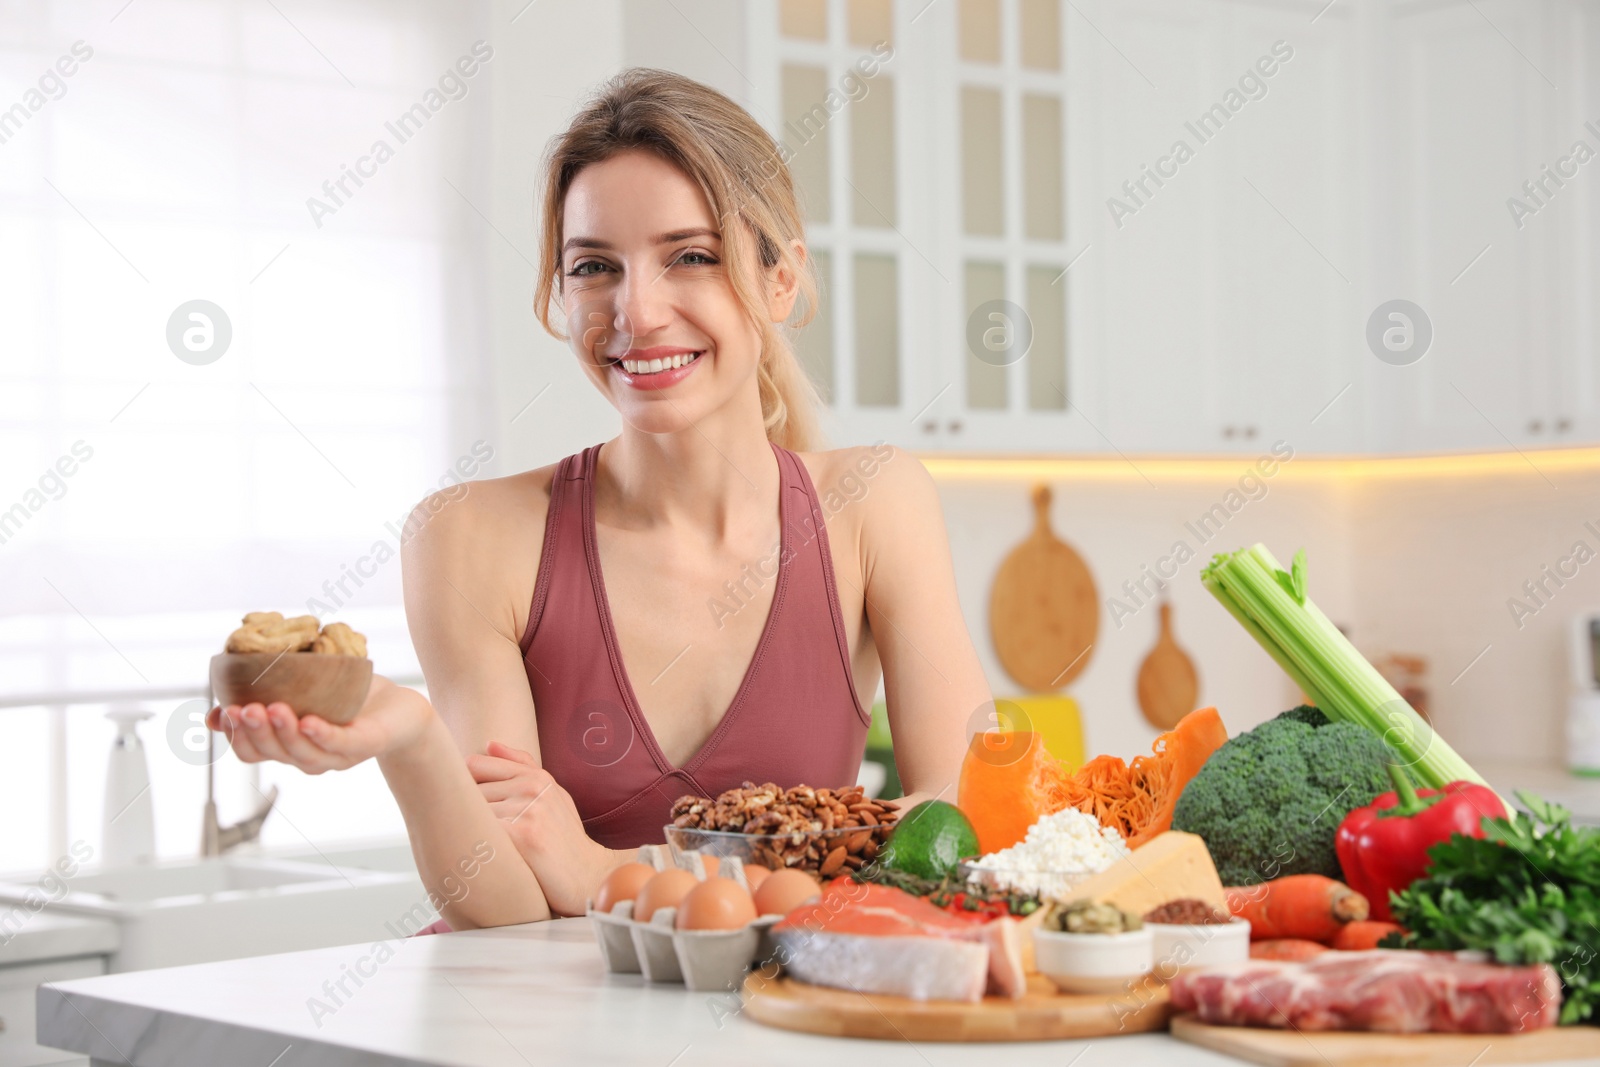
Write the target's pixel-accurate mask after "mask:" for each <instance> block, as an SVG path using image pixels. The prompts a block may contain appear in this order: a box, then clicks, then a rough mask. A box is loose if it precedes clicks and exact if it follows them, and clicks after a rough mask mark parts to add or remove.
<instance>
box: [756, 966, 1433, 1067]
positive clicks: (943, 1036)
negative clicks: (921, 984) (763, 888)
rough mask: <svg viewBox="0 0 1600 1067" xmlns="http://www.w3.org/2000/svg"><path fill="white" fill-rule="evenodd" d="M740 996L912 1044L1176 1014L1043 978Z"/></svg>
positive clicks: (1153, 998)
mask: <svg viewBox="0 0 1600 1067" xmlns="http://www.w3.org/2000/svg"><path fill="white" fill-rule="evenodd" d="M741 995H742V997H743V999H744V1013H745V1014H746V1015H748V1016H749V1017H750V1018H752V1019H754V1020H755V1021H756V1022H759V1023H764V1024H766V1025H767V1026H775V1027H778V1028H779V1029H783V1030H800V1031H803V1032H805V1033H808V1034H823V1035H825V1036H828V1037H863V1038H878V1039H881V1040H885V1041H913V1042H915V1041H1057V1040H1063V1039H1069V1038H1083V1037H1103V1036H1107V1035H1111V1034H1137V1033H1144V1032H1146V1031H1150V1030H1160V1029H1162V1028H1164V1027H1165V1026H1166V1025H1167V1015H1168V1012H1169V1010H1170V1006H1169V1005H1168V1003H1167V988H1166V986H1164V985H1159V984H1158V985H1156V986H1155V988H1153V989H1149V990H1144V991H1142V992H1141V993H1139V994H1134V993H1123V994H1119V995H1117V996H1092V997H1091V996H1068V995H1066V994H1062V993H1058V992H1056V989H1055V986H1053V985H1051V984H1050V980H1049V979H1047V978H1044V977H1043V976H1041V975H1037V974H1035V975H1030V976H1029V977H1028V992H1027V994H1026V995H1024V996H1023V997H1022V999H1020V1000H1009V999H1006V998H1003V997H984V998H983V1000H982V1001H981V1002H979V1003H977V1004H964V1003H958V1002H956V1001H949V1000H933V1001H922V1000H910V999H908V998H906V997H893V996H881V995H878V994H875V993H856V992H853V991H851V990H848V989H828V988H826V987H824V986H814V985H808V984H806V983H805V982H796V981H795V980H794V979H792V978H772V979H768V978H763V977H761V975H760V974H759V973H752V974H750V975H749V976H748V977H747V978H746V979H745V983H744V988H743V990H742V993H741ZM1141 998H1142V999H1141ZM1458 1067H1460V1065H1458Z"/></svg>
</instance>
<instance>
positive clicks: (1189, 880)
mask: <svg viewBox="0 0 1600 1067" xmlns="http://www.w3.org/2000/svg"><path fill="white" fill-rule="evenodd" d="M1062 899H1063V900H1064V901H1066V902H1067V903H1071V902H1073V901H1076V900H1093V901H1097V902H1099V903H1102V904H1111V905H1114V906H1115V907H1118V908H1121V909H1122V910H1123V911H1126V912H1131V913H1132V914H1134V915H1140V916H1142V915H1144V914H1145V913H1146V912H1148V911H1150V910H1151V909H1152V908H1155V907H1159V906H1160V905H1162V904H1165V903H1167V902H1168V901H1169V900H1203V901H1205V902H1206V903H1207V904H1210V905H1211V906H1212V907H1214V908H1216V909H1218V910H1219V911H1221V912H1222V913H1223V914H1224V915H1226V914H1228V897H1227V894H1226V893H1224V892H1223V891H1222V879H1221V878H1219V877H1218V876H1217V867H1216V864H1214V863H1212V862H1211V853H1210V852H1209V851H1207V850H1206V843H1205V841H1204V840H1202V839H1201V838H1200V837H1199V836H1197V835H1195V834H1186V833H1184V832H1183V831H1181V830H1168V831H1167V832H1166V833H1164V834H1159V835H1157V836H1156V837H1155V838H1153V839H1152V840H1151V841H1150V842H1149V843H1148V844H1146V845H1144V846H1143V847H1141V848H1137V849H1135V850H1134V851H1133V852H1132V853H1131V854H1129V855H1128V856H1127V857H1125V858H1123V859H1121V860H1118V861H1117V862H1116V863H1115V864H1113V865H1111V866H1110V867H1107V868H1106V869H1105V870H1103V871H1101V872H1100V873H1099V874H1097V875H1095V876H1094V877H1093V878H1090V879H1089V880H1088V881H1086V882H1083V883H1081V884H1079V885H1078V886H1076V887H1074V888H1073V889H1072V890H1071V891H1070V892H1068V893H1067V895H1066V896H1065V897H1063V898H1062Z"/></svg>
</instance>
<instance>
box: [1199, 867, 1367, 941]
mask: <svg viewBox="0 0 1600 1067" xmlns="http://www.w3.org/2000/svg"><path fill="white" fill-rule="evenodd" d="M1227 893H1228V910H1230V911H1232V912H1233V913H1234V914H1235V915H1237V916H1239V917H1240V918H1243V919H1248V920H1249V921H1250V940H1252V941H1266V940H1269V939H1272V938H1280V937H1290V938H1303V939H1305V940H1307V941H1321V942H1323V943H1324V944H1327V943H1328V942H1331V941H1332V940H1333V938H1334V935H1335V934H1337V933H1338V932H1339V929H1340V927H1342V926H1344V925H1345V924H1346V923H1352V922H1360V921H1361V920H1363V919H1365V918H1366V917H1367V915H1368V914H1369V912H1370V908H1369V906H1368V904H1367V898H1366V897H1364V896H1362V895H1361V894H1360V893H1357V892H1356V891H1355V890H1354V889H1351V888H1350V887H1349V886H1347V885H1345V884H1344V883H1343V882H1339V881H1335V880H1334V879H1332V878H1328V877H1326V876H1324V875H1320V874H1290V875H1285V876H1284V877H1282V878H1274V879H1273V880H1272V881H1270V882H1262V883H1261V884H1260V885H1248V886H1231V887H1229V888H1228V890H1227Z"/></svg>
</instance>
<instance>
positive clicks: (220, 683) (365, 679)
mask: <svg viewBox="0 0 1600 1067" xmlns="http://www.w3.org/2000/svg"><path fill="white" fill-rule="evenodd" d="M371 685H372V661H371V660H370V659H367V658H366V657H364V656H363V657H356V656H325V655H322V654H320V653H316V652H284V653H282V654H279V653H276V652H224V653H221V654H220V655H216V656H212V657H211V695H212V696H213V697H215V698H216V701H217V706H218V707H224V708H225V707H227V706H228V705H229V704H240V705H244V704H271V703H273V702H274V701H282V702H283V703H285V704H287V705H289V706H290V707H291V708H293V709H294V713H295V715H296V716H300V715H318V716H321V717H322V718H324V719H326V720H327V721H329V722H331V723H337V724H338V725H341V726H342V725H344V724H345V723H347V722H349V721H350V720H351V719H354V718H355V717H356V713H357V712H359V711H360V710H361V705H362V704H364V703H365V702H366V699H367V690H368V688H369V687H370V686H371Z"/></svg>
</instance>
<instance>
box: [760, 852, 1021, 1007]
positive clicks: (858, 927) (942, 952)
mask: <svg viewBox="0 0 1600 1067" xmlns="http://www.w3.org/2000/svg"><path fill="white" fill-rule="evenodd" d="M772 936H773V938H774V939H775V940H776V941H777V942H778V945H779V947H780V953H779V958H780V961H781V962H782V963H783V965H784V967H785V968H787V969H788V970H789V971H790V973H792V974H793V975H794V976H795V977H796V978H799V979H800V980H801V981H804V982H811V983H813V984H816V985H830V986H836V987H838V988H841V989H856V990H858V991H860V992H863V993H895V994H898V995H900V996H908V997H913V998H914V999H919V1000H978V999H980V998H981V997H982V996H983V993H984V991H985V989H987V990H988V991H989V992H991V993H994V994H996V995H998V996H1003V997H1011V998H1017V997H1021V996H1022V994H1023V992H1024V991H1025V990H1026V988H1027V979H1026V977H1025V976H1024V974H1023V970H1022V939H1021V936H1020V935H1019V933H1018V929H1017V922H1016V920H1015V919H1010V918H1004V917H1002V918H998V919H994V920H992V921H990V922H984V923H973V922H971V921H969V920H966V919H958V918H956V917H955V916H954V915H951V914H950V913H949V912H947V911H945V910H944V909H942V908H939V907H937V906H935V905H933V904H930V903H929V902H928V901H926V900H924V899H922V898H921V897H916V896H912V895H911V894H910V893H907V892H905V891H904V890H900V889H895V888H893V887H891V886H881V885H871V884H859V883H856V882H852V881H850V880H849V879H840V880H836V881H834V882H830V883H829V884H828V885H827V887H826V888H825V889H824V890H823V894H822V898H821V900H819V901H818V902H816V903H814V904H806V905H802V906H801V907H799V908H796V909H795V910H794V911H792V912H790V913H789V914H788V915H786V916H784V918H783V920H782V921H781V922H779V923H778V924H777V925H776V926H774V927H773V928H772ZM785 952H787V956H788V958H784V956H785ZM974 973H975V974H976V979H974ZM830 979H831V980H830ZM946 979H947V981H946Z"/></svg>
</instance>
